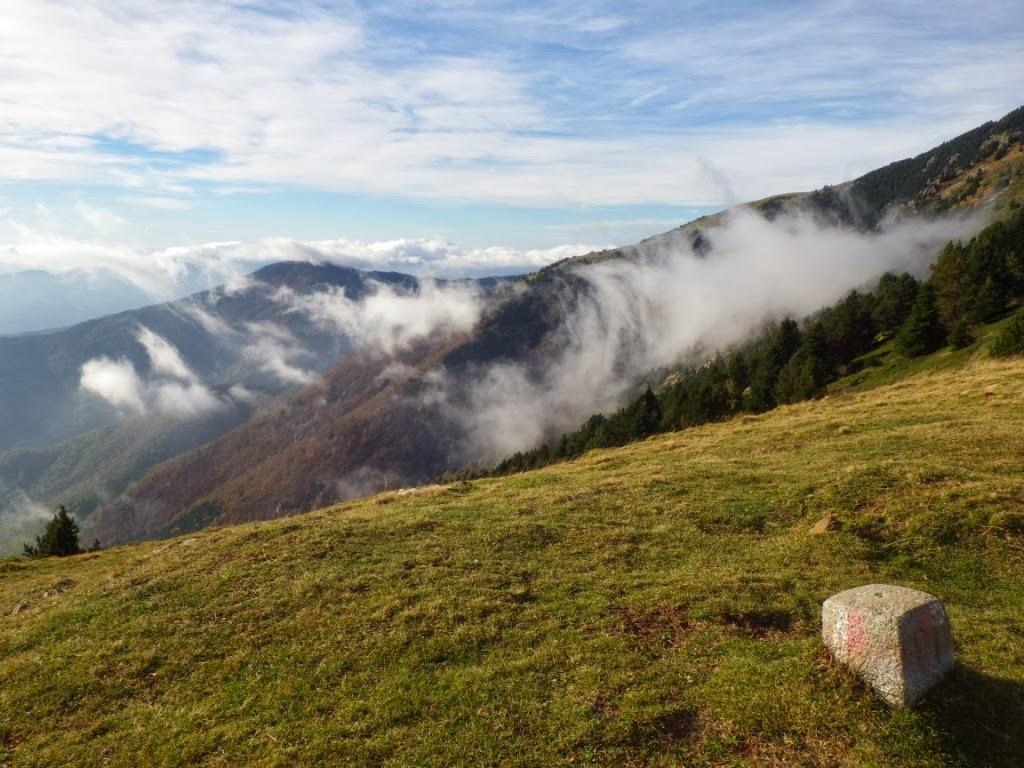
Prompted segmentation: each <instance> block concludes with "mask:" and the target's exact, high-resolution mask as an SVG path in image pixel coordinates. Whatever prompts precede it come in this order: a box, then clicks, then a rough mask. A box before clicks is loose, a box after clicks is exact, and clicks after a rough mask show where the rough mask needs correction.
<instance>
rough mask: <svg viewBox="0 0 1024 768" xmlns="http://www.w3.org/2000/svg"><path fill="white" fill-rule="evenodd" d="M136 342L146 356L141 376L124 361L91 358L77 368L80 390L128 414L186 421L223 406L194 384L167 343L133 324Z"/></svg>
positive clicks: (196, 381) (194, 378)
mask: <svg viewBox="0 0 1024 768" xmlns="http://www.w3.org/2000/svg"><path fill="white" fill-rule="evenodd" d="M136 339H137V340H138V342H139V344H140V345H141V346H142V348H143V349H144V350H145V352H146V355H147V356H148V357H149V363H150V370H149V372H148V374H147V375H141V374H139V372H138V371H137V370H136V369H135V364H134V363H132V361H131V360H129V359H128V358H118V359H116V360H114V359H111V358H109V357H106V356H101V357H96V358H93V359H91V360H88V361H86V362H85V363H84V364H83V365H82V371H81V378H80V379H79V386H80V387H81V388H82V390H84V391H85V392H89V393H92V394H94V395H97V396H99V397H101V398H103V399H104V400H106V401H107V402H108V403H110V404H111V405H112V406H114V407H115V408H117V409H119V410H121V411H125V412H128V413H133V414H143V413H159V414H165V415H170V416H176V417H179V418H185V419H187V418H195V417H199V416H205V415H207V414H210V413H213V412H214V411H217V410H220V409H222V408H224V407H226V405H227V403H225V401H223V400H221V399H220V398H219V397H218V396H217V395H216V394H214V393H213V392H212V391H211V390H210V389H209V388H208V387H206V386H205V385H204V384H203V383H202V382H200V380H199V377H198V376H197V375H196V374H195V373H194V372H193V371H192V370H191V369H190V368H189V367H188V365H187V364H186V363H185V361H184V360H183V359H182V357H181V354H180V353H179V352H178V350H177V348H176V347H175V346H174V345H173V344H171V343H170V342H169V341H167V339H165V338H163V337H162V336H160V335H159V334H156V333H154V332H153V331H151V330H150V329H149V328H146V327H145V326H139V330H138V333H137V334H136Z"/></svg>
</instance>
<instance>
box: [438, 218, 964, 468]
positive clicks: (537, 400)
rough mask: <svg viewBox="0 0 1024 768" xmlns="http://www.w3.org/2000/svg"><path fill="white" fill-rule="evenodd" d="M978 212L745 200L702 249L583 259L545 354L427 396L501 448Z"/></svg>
mask: <svg viewBox="0 0 1024 768" xmlns="http://www.w3.org/2000/svg"><path fill="white" fill-rule="evenodd" d="M978 224H979V222H978V220H976V219H961V218H956V219H954V218H950V219H942V220H935V221H927V222H926V221H920V220H908V221H903V222H900V223H896V224H893V225H891V226H889V227H887V228H886V229H884V231H882V232H880V233H877V234H864V233H859V232H855V231H852V230H849V229H840V228H834V227H825V226H822V225H820V224H818V223H816V222H815V221H814V220H813V219H812V218H811V217H809V216H802V215H793V216H788V217H785V218H782V219H778V220H775V221H772V222H769V221H767V220H765V219H764V218H763V217H761V216H759V215H757V214H755V213H753V212H750V211H748V210H745V209H736V210H734V211H732V212H730V213H729V215H728V216H727V218H726V219H725V221H724V223H723V225H722V226H721V227H716V228H711V229H708V230H707V231H706V232H705V233H704V237H705V238H707V241H708V242H709V243H710V245H711V249H712V250H711V252H710V253H709V254H708V255H706V256H701V255H698V254H695V253H694V252H693V251H692V249H691V248H690V247H689V245H688V243H687V241H686V240H685V239H684V238H678V237H677V238H672V239H669V240H661V241H654V242H652V243H651V244H650V245H648V246H645V247H641V248H638V249H634V250H632V251H631V252H630V254H629V256H630V258H627V259H615V260H609V261H606V262H603V263H597V264H592V265H587V266H581V267H578V268H577V269H576V270H575V272H576V274H577V275H578V276H579V277H580V278H582V279H583V281H584V283H585V285H586V288H587V290H586V291H585V292H584V293H583V295H582V296H581V298H580V301H579V304H578V306H576V307H575V308H574V309H573V310H572V311H571V312H569V313H568V314H567V316H566V318H565V320H564V322H563V324H562V325H561V327H560V328H559V329H558V330H557V331H555V332H554V333H555V334H556V336H555V338H552V339H549V340H548V341H547V342H546V343H545V350H546V352H545V355H544V359H543V361H542V362H541V363H539V364H523V363H502V364H497V365H491V366H487V367H485V368H483V369H481V370H478V371H477V372H476V373H477V375H476V377H475V379H474V380H473V382H472V383H471V384H470V385H469V386H468V387H467V386H465V385H464V384H456V383H454V382H451V381H450V380H448V379H447V378H446V377H444V376H442V377H441V378H440V379H439V380H436V381H435V387H434V389H433V390H432V393H431V395H430V397H432V398H439V399H440V400H441V401H443V402H448V403H454V402H458V403H459V405H458V407H452V409H451V415H452V418H454V419H455V420H456V421H457V422H459V423H461V424H462V426H463V427H464V429H465V430H466V432H467V434H468V436H469V440H468V444H467V445H468V448H467V451H466V456H465V457H464V458H465V459H466V460H468V461H491V460H494V459H497V458H499V457H502V456H506V455H508V454H510V453H513V452H515V451H517V450H522V449H527V448H530V447H533V446H535V445H537V444H539V443H540V442H541V441H543V440H545V439H549V438H551V437H554V436H557V434H559V433H560V432H563V431H567V430H572V429H575V428H576V427H578V426H579V424H580V423H581V422H582V421H583V420H584V419H585V418H586V417H588V416H589V415H590V414H592V413H594V412H599V411H609V410H611V409H614V408H616V407H618V406H620V405H621V404H622V403H623V402H624V401H625V400H626V399H627V398H628V397H629V396H631V395H632V394H633V393H635V391H636V387H637V385H638V383H639V382H640V381H642V379H643V378H644V377H646V376H648V375H650V372H652V371H656V370H658V369H663V368H665V367H666V366H671V365H673V364H678V363H680V362H686V361H690V362H695V361H698V360H700V359H702V358H706V357H708V356H710V355H712V354H713V353H715V352H716V351H718V350H723V349H725V348H726V347H728V346H729V345H732V344H735V343H737V342H739V341H741V340H743V339H745V338H746V337H748V336H749V334H751V333H752V332H753V331H754V330H755V329H757V328H758V327H760V326H762V325H763V324H764V323H765V322H766V321H769V320H776V319H780V318H781V317H783V316H787V315H788V316H792V317H796V318H800V317H804V316H806V315H808V314H810V313H812V312H814V311H815V310H817V309H819V308H821V307H824V306H827V305H830V304H832V303H834V302H836V301H837V300H839V299H840V298H841V297H842V296H843V295H844V294H845V293H846V292H848V291H849V290H850V289H852V288H854V287H858V286H863V285H865V284H867V283H869V282H870V281H872V280H874V279H875V278H877V277H878V276H879V275H881V274H882V273H883V272H885V271H888V270H896V271H903V270H908V271H911V272H917V273H918V274H921V273H923V272H924V271H926V269H927V265H928V264H929V263H930V261H931V260H932V259H933V258H934V256H935V255H936V253H937V252H938V250H939V249H940V248H941V246H942V245H943V244H944V243H945V242H947V241H948V240H950V239H955V238H959V237H963V236H965V235H969V234H971V233H972V232H973V231H974V230H975V229H976V228H977V226H978ZM651 383H656V382H651ZM454 391H457V392H458V395H455V396H453V394H452V393H453V392H454Z"/></svg>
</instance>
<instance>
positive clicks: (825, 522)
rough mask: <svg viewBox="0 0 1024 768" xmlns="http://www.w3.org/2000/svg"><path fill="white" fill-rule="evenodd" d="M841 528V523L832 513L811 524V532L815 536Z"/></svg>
mask: <svg viewBox="0 0 1024 768" xmlns="http://www.w3.org/2000/svg"><path fill="white" fill-rule="evenodd" d="M842 529H843V523H842V521H841V520H839V519H838V518H837V517H834V516H833V515H825V516H824V517H823V518H821V520H819V521H818V522H816V523H815V524H814V525H812V526H811V533H813V534H814V535H815V536H821V535H822V534H825V533H831V532H832V531H841V530H842Z"/></svg>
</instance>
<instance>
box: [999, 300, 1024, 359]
mask: <svg viewBox="0 0 1024 768" xmlns="http://www.w3.org/2000/svg"><path fill="white" fill-rule="evenodd" d="M992 354H993V355H995V356H996V357H1010V356H1011V355H1024V309H1021V310H1018V312H1017V314H1015V315H1014V316H1013V317H1011V318H1010V320H1009V321H1008V322H1007V323H1006V325H1005V326H1003V330H1002V331H1000V332H999V336H998V337H996V340H995V342H993V344H992Z"/></svg>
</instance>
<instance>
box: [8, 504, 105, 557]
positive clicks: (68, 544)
mask: <svg viewBox="0 0 1024 768" xmlns="http://www.w3.org/2000/svg"><path fill="white" fill-rule="evenodd" d="M96 545H97V547H98V546H99V542H96ZM81 552H82V548H81V547H80V546H79V545H78V523H76V522H75V521H74V519H73V518H72V517H71V515H69V514H68V511H67V509H66V508H65V507H64V505H63V504H61V505H60V506H59V507H57V514H55V515H54V516H53V520H51V521H50V522H49V523H47V524H46V530H45V531H43V533H42V535H40V536H36V543H35V545H31V544H26V545H25V555H26V556H27V557H66V556H68V555H78V554H81Z"/></svg>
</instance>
